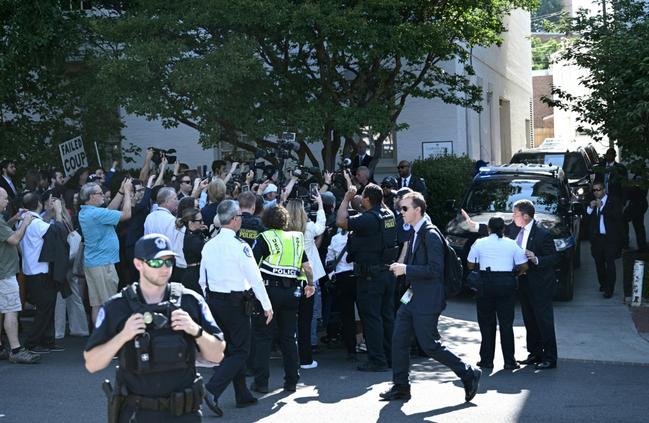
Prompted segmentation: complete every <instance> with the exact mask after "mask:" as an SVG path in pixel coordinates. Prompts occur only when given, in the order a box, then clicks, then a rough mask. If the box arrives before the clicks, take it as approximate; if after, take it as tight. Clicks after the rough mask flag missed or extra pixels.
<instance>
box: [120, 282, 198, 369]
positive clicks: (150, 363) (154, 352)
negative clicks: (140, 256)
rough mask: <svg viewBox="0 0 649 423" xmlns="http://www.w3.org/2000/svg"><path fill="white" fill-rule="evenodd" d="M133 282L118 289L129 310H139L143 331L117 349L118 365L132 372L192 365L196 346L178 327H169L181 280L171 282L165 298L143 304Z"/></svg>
mask: <svg viewBox="0 0 649 423" xmlns="http://www.w3.org/2000/svg"><path fill="white" fill-rule="evenodd" d="M137 286H138V284H137V283H134V284H132V285H131V286H128V287H126V288H124V289H123V290H122V295H123V297H124V298H126V300H127V302H128V305H129V307H130V308H131V312H132V313H142V314H143V315H144V322H145V323H146V332H145V333H143V334H142V335H138V336H136V337H135V338H134V339H133V340H131V341H129V342H127V343H126V344H125V345H124V347H123V348H122V349H121V351H120V355H119V363H120V369H124V370H126V371H128V372H132V373H135V374H148V373H155V372H167V371H170V370H181V369H188V368H190V367H193V366H194V362H195V357H196V347H195V345H194V342H193V341H191V340H189V341H188V339H187V338H186V336H185V333H184V332H182V331H174V330H172V329H171V313H172V312H173V311H174V310H177V309H179V308H180V300H181V298H182V289H183V286H182V284H179V283H175V282H171V283H170V284H169V286H168V287H167V293H168V297H169V300H168V301H163V302H161V303H158V304H146V303H145V302H144V301H142V300H141V299H140V297H139V296H138V294H137V289H138V288H137Z"/></svg>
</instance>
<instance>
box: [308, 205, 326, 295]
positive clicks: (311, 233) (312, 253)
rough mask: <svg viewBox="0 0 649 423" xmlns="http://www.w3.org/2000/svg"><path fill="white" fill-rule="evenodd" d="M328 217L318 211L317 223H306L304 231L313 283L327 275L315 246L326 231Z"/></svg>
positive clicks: (322, 211)
mask: <svg viewBox="0 0 649 423" xmlns="http://www.w3.org/2000/svg"><path fill="white" fill-rule="evenodd" d="M326 224H327V217H326V216H325V212H324V210H322V209H318V213H317V214H316V219H315V223H314V222H312V221H311V220H309V221H308V222H307V223H306V230H305V231H304V252H305V253H306V256H307V258H308V259H309V263H310V264H311V269H313V282H314V283H315V282H316V281H317V280H318V279H320V278H322V277H324V276H325V275H326V274H327V273H326V272H325V270H324V266H323V265H322V260H320V252H318V247H317V246H316V245H315V238H316V237H318V236H320V235H322V234H323V233H324V231H325V229H326Z"/></svg>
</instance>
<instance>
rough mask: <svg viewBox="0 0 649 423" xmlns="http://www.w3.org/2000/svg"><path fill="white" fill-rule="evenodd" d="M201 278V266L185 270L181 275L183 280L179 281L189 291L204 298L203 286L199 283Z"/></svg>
mask: <svg viewBox="0 0 649 423" xmlns="http://www.w3.org/2000/svg"><path fill="white" fill-rule="evenodd" d="M199 276H200V266H191V267H188V268H187V269H183V271H182V273H181V276H180V277H181V279H180V280H179V281H178V282H180V283H182V284H183V286H184V287H185V288H187V289H191V290H192V291H194V292H195V293H197V294H198V295H200V296H201V297H202V296H204V295H205V294H203V290H202V289H201V285H200V284H199V283H198V279H199Z"/></svg>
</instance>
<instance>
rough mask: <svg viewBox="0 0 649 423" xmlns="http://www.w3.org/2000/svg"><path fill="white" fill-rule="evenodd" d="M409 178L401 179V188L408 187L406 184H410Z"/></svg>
mask: <svg viewBox="0 0 649 423" xmlns="http://www.w3.org/2000/svg"><path fill="white" fill-rule="evenodd" d="M410 176H412V175H410ZM410 176H406V177H405V178H401V182H402V185H401V188H405V187H407V186H408V184H410Z"/></svg>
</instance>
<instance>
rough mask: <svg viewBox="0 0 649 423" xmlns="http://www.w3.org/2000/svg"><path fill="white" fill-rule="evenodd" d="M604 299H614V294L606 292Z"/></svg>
mask: <svg viewBox="0 0 649 423" xmlns="http://www.w3.org/2000/svg"><path fill="white" fill-rule="evenodd" d="M603 297H604V298H611V297H613V293H612V292H605V293H604V295H603Z"/></svg>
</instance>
